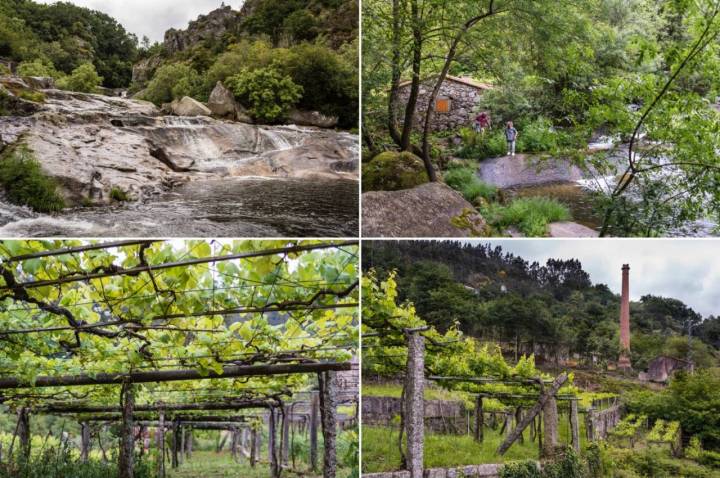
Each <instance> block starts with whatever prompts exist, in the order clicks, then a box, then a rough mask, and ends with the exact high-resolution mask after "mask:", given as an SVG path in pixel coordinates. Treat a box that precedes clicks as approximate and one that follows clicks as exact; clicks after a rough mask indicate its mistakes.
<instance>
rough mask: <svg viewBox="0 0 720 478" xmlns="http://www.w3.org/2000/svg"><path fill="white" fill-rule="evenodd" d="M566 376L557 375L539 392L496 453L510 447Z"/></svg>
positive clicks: (499, 453) (564, 380) (503, 452)
mask: <svg viewBox="0 0 720 478" xmlns="http://www.w3.org/2000/svg"><path fill="white" fill-rule="evenodd" d="M567 379H568V376H567V374H566V373H565V372H563V373H561V374H560V375H558V376H557V377H556V378H555V380H553V383H552V385H551V386H550V388H548V389H547V390H544V391H543V392H542V393H541V394H540V398H539V399H538V401H537V403H535V405H533V406H532V408H530V410H528V413H526V414H525V416H524V417H523V419H522V421H521V422H520V423H519V424H518V425H517V427H515V429H514V430H513V431H512V432H511V433H510V435H508V436H507V438H505V441H503V442H502V443H501V444H500V446H499V447H498V449H497V454H498V455H504V454H505V452H506V451H508V449H509V448H510V446H511V445H512V444H513V443H514V442H515V440H517V438H518V437H519V436H520V434H521V433H522V432H523V430H525V428H526V427H527V426H528V425H529V424H530V422H532V419H533V418H534V417H535V416H536V415H537V414H538V413H540V411H541V410H542V409H543V408H544V407H545V404H546V403H547V401H548V400H550V398H552V397H553V396H554V395H555V394H556V393H557V391H558V390H559V389H560V387H562V386H563V384H564V383H565V382H566V381H567Z"/></svg>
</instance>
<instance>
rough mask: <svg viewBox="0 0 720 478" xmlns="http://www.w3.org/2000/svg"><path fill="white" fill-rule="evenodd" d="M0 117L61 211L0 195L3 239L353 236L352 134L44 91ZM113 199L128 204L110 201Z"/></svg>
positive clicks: (5, 133)
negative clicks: (21, 112)
mask: <svg viewBox="0 0 720 478" xmlns="http://www.w3.org/2000/svg"><path fill="white" fill-rule="evenodd" d="M43 93H44V94H45V95H46V96H47V100H46V101H45V103H44V104H43V105H42V107H41V109H40V110H39V111H38V112H36V113H35V114H33V115H30V116H26V117H0V140H2V141H3V142H4V143H5V144H7V145H11V144H13V143H16V142H19V143H22V144H25V145H26V146H27V147H28V148H29V149H30V150H31V151H32V153H33V155H34V157H35V158H36V159H37V161H38V162H39V163H40V164H41V166H42V168H43V170H44V171H45V173H46V174H48V175H49V176H51V177H52V178H53V179H54V181H55V182H56V183H57V184H58V186H59V190H60V191H61V192H62V194H63V197H64V199H65V202H66V204H68V205H70V206H71V207H69V208H66V209H65V210H63V211H62V212H61V213H57V214H40V213H36V212H33V211H31V210H30V209H28V208H25V207H19V206H16V205H12V204H10V203H9V201H7V200H4V199H3V198H2V197H1V196H0V236H2V237H52V236H69V237H103V236H112V237H152V236H154V237H161V236H162V237H204V236H214V237H342V236H356V235H357V233H358V229H359V210H358V199H359V197H358V196H359V191H358V181H357V168H358V155H359V146H358V137H357V135H355V134H351V133H349V132H342V131H335V130H326V129H320V128H313V127H298V126H295V125H273V126H265V125H251V124H246V123H239V122H233V121H225V120H219V119H213V118H209V117H204V116H198V117H178V116H166V115H162V114H161V112H160V111H159V110H158V109H157V108H156V107H155V106H154V105H152V104H150V103H147V102H142V101H135V100H128V99H122V98H112V97H103V96H100V95H91V94H82V93H72V92H63V91H59V90H43ZM118 190H119V191H121V192H123V193H124V194H126V195H127V196H128V198H129V199H131V200H130V201H127V202H118V201H116V200H111V198H112V197H115V196H113V194H115V195H117V191H118Z"/></svg>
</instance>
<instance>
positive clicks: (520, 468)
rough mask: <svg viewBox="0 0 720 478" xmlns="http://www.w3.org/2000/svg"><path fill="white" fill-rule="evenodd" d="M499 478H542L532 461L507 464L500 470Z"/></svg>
mask: <svg viewBox="0 0 720 478" xmlns="http://www.w3.org/2000/svg"><path fill="white" fill-rule="evenodd" d="M500 478H542V474H541V473H540V469H539V468H538V466H537V463H535V462H534V461H533V460H524V461H515V462H510V463H507V464H506V465H505V466H503V467H502V468H501V469H500Z"/></svg>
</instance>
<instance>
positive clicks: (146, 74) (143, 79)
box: [132, 55, 162, 85]
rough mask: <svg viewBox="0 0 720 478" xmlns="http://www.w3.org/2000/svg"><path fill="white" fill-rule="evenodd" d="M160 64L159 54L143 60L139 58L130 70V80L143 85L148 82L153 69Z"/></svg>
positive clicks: (153, 71) (153, 72)
mask: <svg viewBox="0 0 720 478" xmlns="http://www.w3.org/2000/svg"><path fill="white" fill-rule="evenodd" d="M161 64H162V58H161V57H160V55H153V56H150V57H148V58H145V59H144V60H140V61H139V62H137V63H136V64H135V65H133V71H132V82H133V83H135V84H139V85H145V84H146V83H147V82H149V81H150V80H151V79H152V77H153V75H154V74H155V70H157V69H158V67H159V66H160V65H161Z"/></svg>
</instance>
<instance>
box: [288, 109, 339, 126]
mask: <svg viewBox="0 0 720 478" xmlns="http://www.w3.org/2000/svg"><path fill="white" fill-rule="evenodd" d="M287 120H288V121H289V122H290V123H293V124H296V125H299V126H316V127H318V128H334V127H335V126H337V124H338V117H337V116H327V115H324V114H322V113H320V112H319V111H303V110H292V111H290V113H289V114H288V116H287Z"/></svg>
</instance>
